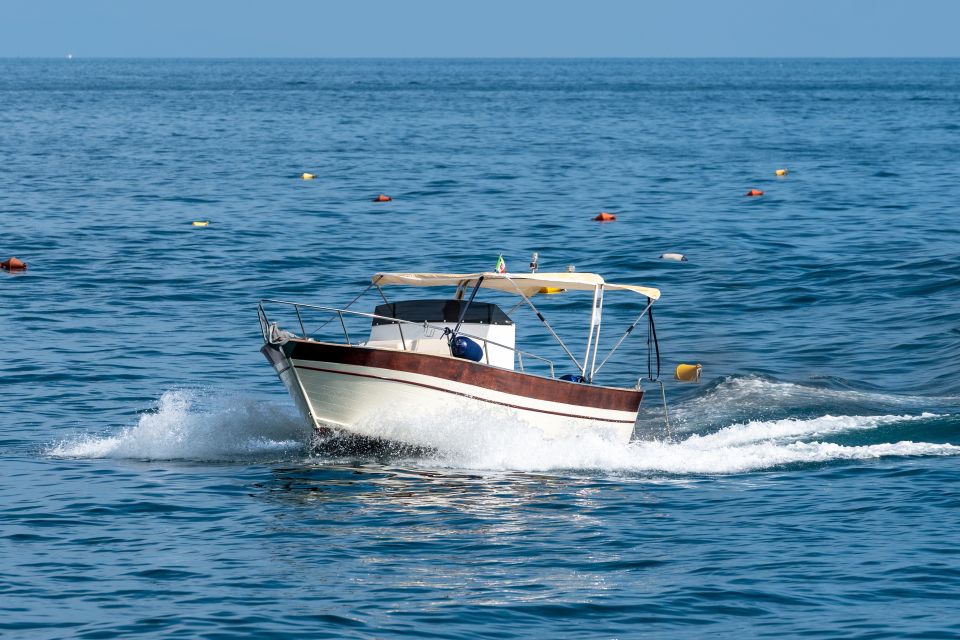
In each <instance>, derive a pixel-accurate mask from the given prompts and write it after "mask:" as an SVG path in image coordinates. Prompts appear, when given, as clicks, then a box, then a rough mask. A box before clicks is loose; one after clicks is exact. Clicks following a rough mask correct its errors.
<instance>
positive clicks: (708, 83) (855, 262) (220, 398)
mask: <svg viewBox="0 0 960 640" xmlns="http://www.w3.org/2000/svg"><path fill="white" fill-rule="evenodd" d="M779 168H786V169H788V170H789V173H788V174H787V175H786V176H783V177H777V176H775V175H774V172H775V170H776V169H779ZM304 172H309V173H313V174H315V175H316V179H315V180H310V181H305V180H301V179H300V176H301V174H302V173H304ZM750 189H761V190H763V191H764V192H765V195H763V196H762V197H745V195H744V194H745V193H746V192H747V191H748V190H750ZM380 193H385V194H388V195H390V196H392V197H393V201H392V202H388V203H374V202H372V199H373V198H374V197H375V196H377V195H378V194H380ZM958 206H960V60H932V59H931V60H821V59H814V60H799V59H793V60H83V59H74V60H66V59H64V60H13V59H6V60H0V259H3V260H5V259H7V258H9V257H10V256H17V257H18V258H20V259H22V260H23V261H25V262H27V263H28V265H29V269H28V270H27V271H26V272H25V273H21V274H12V273H6V272H0V310H2V316H3V319H2V322H0V343H2V345H3V351H2V355H0V427H2V432H0V456H2V463H0V464H2V473H0V636H3V637H9V638H20V637H25V638H66V637H76V638H113V637H163V638H221V639H222V638H271V637H304V638H394V637H414V638H557V637H565V638H636V637H652V638H689V637H711V638H714V637H716V638H743V637H778V638H780V637H801V636H806V637H830V638H956V637H958V636H960V608H958V605H957V603H958V602H960V546H958V541H960V377H958V373H960V367H958V361H960V297H958V296H960V216H958V213H960V209H958ZM600 211H608V212H611V213H614V214H615V215H616V216H617V220H616V221H615V222H611V223H606V224H600V223H597V222H593V221H592V218H593V217H594V216H596V215H597V213H599V212H600ZM206 220H208V221H209V222H210V224H209V225H208V226H206V227H194V226H193V225H192V222H193V221H206ZM534 251H537V252H539V255H540V268H541V269H542V270H559V271H563V270H566V269H567V266H568V265H573V266H574V267H575V268H576V270H577V271H596V272H599V273H601V274H603V275H604V276H605V277H606V278H607V279H608V280H610V281H613V282H625V283H635V284H643V285H648V286H655V287H658V288H660V289H661V290H662V292H663V296H662V299H661V300H660V301H659V302H658V303H657V304H656V305H655V307H654V308H655V311H656V313H655V318H656V321H657V335H658V337H659V342H660V348H661V365H662V371H661V376H662V378H663V379H664V380H665V381H666V394H667V399H668V401H669V416H670V428H669V429H667V428H666V426H665V425H664V424H663V419H662V406H661V403H660V399H659V388H658V387H657V386H656V385H653V386H650V385H648V386H647V388H648V390H650V391H651V393H649V395H648V396H647V398H646V399H645V400H644V408H643V410H642V412H641V416H640V418H639V420H638V425H637V428H636V432H635V440H634V441H633V442H631V443H630V444H629V445H626V446H624V445H618V444H614V443H611V442H608V441H605V440H602V439H600V438H596V437H587V436H585V437H583V438H579V439H576V440H570V441H548V440H543V439H542V438H540V437H539V436H538V435H537V433H535V432H533V431H531V430H530V429H529V428H528V427H527V426H526V425H524V424H522V423H521V422H519V421H517V420H512V419H511V418H510V416H509V415H504V414H493V413H491V414H490V415H477V414H458V415H430V414H426V413H425V414H423V415H391V416H384V417H383V428H384V429H385V430H387V429H396V428H408V429H409V428H416V429H418V430H420V431H421V432H423V433H428V434H431V435H430V436H429V437H430V438H434V440H431V442H430V443H431V444H432V445H433V446H431V447H427V448H425V449H424V450H422V451H410V450H393V449H389V448H387V449H382V450H373V451H362V450H357V451H351V450H332V449H328V448H325V447H324V446H323V445H322V444H318V443H317V442H316V441H315V440H314V438H313V436H312V434H311V430H310V428H309V426H308V425H307V424H306V423H305V421H304V420H303V419H302V418H301V417H300V416H298V415H297V413H296V410H295V408H294V406H293V403H292V401H291V399H290V398H289V397H288V395H287V393H286V391H285V389H284V387H283V385H282V384H281V383H280V382H279V381H278V380H277V377H276V375H275V374H274V372H273V370H272V368H271V367H270V366H269V365H268V363H267V362H266V360H265V359H264V358H263V357H262V356H261V354H260V353H259V352H258V349H259V347H260V344H261V337H260V328H259V325H258V319H257V307H256V305H257V301H258V300H259V299H261V298H279V299H287V300H297V301H301V302H305V303H312V304H320V305H344V304H347V303H349V302H350V301H351V300H353V299H354V298H355V297H356V295H357V294H359V293H360V292H361V291H362V290H363V288H364V287H365V286H366V285H367V284H368V283H369V278H370V276H371V275H372V274H373V273H375V272H377V271H454V272H457V271H461V272H464V271H483V270H490V269H492V268H493V266H494V264H495V262H496V260H497V257H498V255H500V254H502V255H503V257H504V260H505V261H506V265H507V267H508V269H509V270H511V271H524V270H526V267H527V263H528V262H529V257H530V254H531V253H532V252H534ZM665 252H677V253H683V254H685V255H686V256H687V258H688V260H687V262H682V263H681V262H671V261H666V260H661V259H660V258H659V256H660V255H661V254H662V253H665ZM386 293H388V295H391V296H394V297H401V298H402V297H404V295H405V294H410V293H412V295H413V297H416V296H422V295H423V291H414V292H409V291H408V292H402V291H400V290H399V289H398V290H396V291H394V290H390V291H386ZM431 293H432V292H431ZM541 298H542V300H541ZM377 301H378V298H377V297H376V296H375V295H371V294H368V295H367V296H366V297H363V298H361V299H360V300H359V301H357V302H356V303H355V305H354V306H353V307H351V308H353V309H357V310H360V311H371V310H372V309H373V306H374V305H375V304H376V303H377ZM500 302H501V304H502V305H508V304H512V302H511V301H506V302H504V301H500ZM537 302H538V304H539V305H540V306H541V308H542V310H543V312H544V314H545V315H546V316H547V318H548V319H550V320H551V321H552V322H553V324H554V326H555V327H556V328H557V330H558V332H559V333H560V334H561V335H562V336H563V337H565V338H566V339H567V340H568V342H569V344H570V345H571V348H572V349H573V350H574V351H577V352H579V351H582V349H583V347H584V346H585V340H586V326H587V322H588V320H587V315H586V313H585V309H589V304H590V300H589V298H584V297H583V296H582V295H580V294H576V293H573V292H568V293H567V294H562V295H558V296H541V297H538V298H537ZM641 302H643V300H642V299H639V298H636V297H631V296H629V295H627V294H620V295H615V294H614V293H610V294H608V296H607V305H606V307H605V314H604V318H603V327H602V335H601V349H600V357H602V355H603V353H604V352H605V351H606V350H607V349H608V348H609V347H610V346H611V345H612V344H613V343H614V341H615V340H616V338H617V337H618V336H619V335H620V333H622V331H623V330H624V329H626V327H627V326H628V325H629V323H630V322H631V321H632V319H633V318H634V316H635V315H636V313H638V312H639V308H638V306H637V305H638V304H639V303H641ZM505 308H509V307H505ZM514 318H515V320H516V321H517V323H518V326H519V330H518V331H519V338H518V340H519V342H520V343H521V344H520V346H521V347H524V348H527V349H528V350H532V351H535V352H541V353H545V354H546V355H548V356H549V357H551V358H553V359H554V360H555V361H557V362H558V363H562V362H563V359H564V355H563V353H562V352H561V351H560V350H559V347H557V346H556V345H555V344H554V343H553V342H552V339H551V338H550V336H549V335H548V334H546V333H545V332H544V331H543V330H542V328H541V327H539V326H538V323H537V322H536V321H535V319H534V318H533V317H532V315H531V314H530V313H525V312H524V310H523V309H519V310H517V311H516V312H515V313H514ZM278 319H280V318H278ZM292 322H293V321H291V320H290V319H289V318H287V319H286V320H283V322H282V324H285V326H287V327H288V328H294V327H293V326H292ZM309 322H313V321H312V320H310V321H309ZM318 324H319V323H318ZM338 324H339V323H336V324H330V325H327V326H326V327H323V328H322V331H323V332H327V331H329V332H331V333H330V335H331V337H336V335H337V331H339V326H338ZM361 325H362V323H361ZM361 325H354V326H352V327H351V328H352V331H355V332H356V335H355V336H354V338H353V339H354V341H356V340H357V339H360V338H362V337H363V332H364V331H365V329H364V327H363V326H361ZM644 328H645V325H640V329H644ZM636 333H638V334H640V335H639V336H634V337H632V338H631V339H629V340H628V341H627V342H626V343H625V345H624V347H623V348H621V350H620V351H618V352H617V354H616V355H615V356H614V357H613V358H611V360H610V362H609V363H608V364H607V365H606V366H605V367H604V369H603V371H602V373H601V374H600V375H599V376H598V379H597V381H598V382H601V383H603V384H609V385H618V386H632V385H633V384H635V383H636V380H637V377H638V376H640V375H645V374H646V373H647V351H646V349H647V344H646V338H645V333H644V332H642V331H639V330H638V332H636ZM678 363H701V364H702V365H703V379H702V382H701V383H700V384H699V385H681V384H678V383H675V382H673V381H672V371H673V368H674V367H675V366H676V365H677V364H678ZM653 368H654V373H656V371H655V369H656V363H655V362H654V363H653ZM562 372H563V371H562V368H561V371H558V373H562ZM385 432H386V431H385Z"/></svg>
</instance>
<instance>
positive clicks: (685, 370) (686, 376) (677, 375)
mask: <svg viewBox="0 0 960 640" xmlns="http://www.w3.org/2000/svg"><path fill="white" fill-rule="evenodd" d="M701 371H703V367H701V366H700V365H699V364H678V365H677V370H676V371H675V372H674V374H673V379H674V380H676V381H677V382H700V372H701Z"/></svg>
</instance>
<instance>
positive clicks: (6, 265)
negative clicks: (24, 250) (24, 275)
mask: <svg viewBox="0 0 960 640" xmlns="http://www.w3.org/2000/svg"><path fill="white" fill-rule="evenodd" d="M0 268H3V269H6V270H7V271H26V269H27V263H26V262H23V261H22V260H19V259H17V258H14V257H11V258H10V259H9V260H4V261H3V262H0Z"/></svg>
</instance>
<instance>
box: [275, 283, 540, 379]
mask: <svg viewBox="0 0 960 640" xmlns="http://www.w3.org/2000/svg"><path fill="white" fill-rule="evenodd" d="M264 303H267V304H280V305H287V306H290V307H293V309H294V312H295V313H296V316H297V323H298V324H299V325H300V337H301V338H303V339H305V340H312V339H313V338H311V337H310V335H312V334H314V333H316V332H317V331H319V330H320V329H322V328H323V327H325V326H326V325H327V324H329V323H330V322H331V321H333V318H334V317H336V318H337V319H338V320H339V321H340V326H341V328H342V329H343V337H344V340H345V344H348V345H349V344H351V342H350V332H349V331H348V330H347V323H346V321H345V320H344V315H348V316H352V317H361V318H369V319H371V320H377V319H379V320H386V321H388V322H390V323H394V324H398V325H400V324H405V325H413V326H417V327H422V328H424V329H432V330H435V331H440V332H441V333H444V332H447V331H448V329H449V328H448V327H443V326H439V325H436V324H432V323H430V322H427V321H423V322H414V321H412V320H403V319H400V318H392V317H390V316H381V315H377V314H375V313H365V312H363V311H352V310H350V309H339V308H337V307H325V306H322V305H315V304H304V303H302V302H291V301H289V300H274V299H270V298H265V299H263V300H261V301H260V302H259V303H257V315H258V317H259V320H260V333H261V335H262V336H263V341H264V342H271V341H273V339H274V338H275V335H273V333H272V330H271V326H274V327H276V324H275V323H273V325H272V323H271V322H270V319H269V318H268V317H267V312H266V310H265V309H264V307H263V305H264ZM301 309H312V310H317V311H323V312H325V313H329V314H332V315H331V317H330V319H328V320H327V321H326V322H324V323H323V324H322V325H320V326H319V327H317V329H316V330H314V331H312V332H310V333H308V332H307V330H306V327H305V326H304V324H303V315H302V314H301V313H300V310H301ZM333 314H335V315H333ZM457 334H458V335H462V336H465V337H467V338H470V339H472V340H477V341H479V342H482V343H483V351H484V354H486V353H487V345H494V346H496V347H500V348H502V349H508V350H510V351H512V352H514V354H516V356H517V366H518V367H519V368H520V371H521V372H522V373H525V370H524V364H523V358H524V356H526V357H528V358H532V359H534V360H537V361H539V362H542V363H544V364H546V365H547V366H548V367H549V368H550V377H551V378H556V377H557V376H556V371H555V368H554V363H553V361H552V360H550V359H549V358H544V357H543V356H538V355H537V354H535V353H530V352H529V351H522V350H520V349H517V348H516V347H511V346H509V345H506V344H501V343H499V342H495V341H493V340H490V339H489V338H483V337H481V336H475V335H472V334H470V333H467V332H465V331H458V332H457ZM358 344H359V343H358ZM400 344H401V346H402V347H403V350H404V351H409V349H408V348H407V341H406V340H405V339H404V338H403V331H401V332H400ZM488 364H489V362H488Z"/></svg>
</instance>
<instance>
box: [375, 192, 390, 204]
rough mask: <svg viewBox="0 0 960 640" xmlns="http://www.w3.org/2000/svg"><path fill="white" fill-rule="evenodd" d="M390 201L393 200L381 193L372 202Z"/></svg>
mask: <svg viewBox="0 0 960 640" xmlns="http://www.w3.org/2000/svg"><path fill="white" fill-rule="evenodd" d="M391 200H393V198H391V197H390V196H388V195H385V194H382V193H381V194H380V195H378V196H377V197H376V198H374V199H373V201H374V202H390V201H391Z"/></svg>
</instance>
